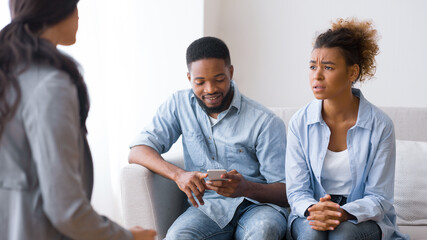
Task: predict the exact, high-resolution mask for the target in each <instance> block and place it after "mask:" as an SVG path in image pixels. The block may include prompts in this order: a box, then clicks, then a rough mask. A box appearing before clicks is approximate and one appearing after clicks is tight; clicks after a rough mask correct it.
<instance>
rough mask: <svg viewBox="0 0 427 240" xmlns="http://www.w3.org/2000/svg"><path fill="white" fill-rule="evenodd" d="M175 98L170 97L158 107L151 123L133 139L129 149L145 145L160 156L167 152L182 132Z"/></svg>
mask: <svg viewBox="0 0 427 240" xmlns="http://www.w3.org/2000/svg"><path fill="white" fill-rule="evenodd" d="M175 97H176V96H175V95H173V96H171V97H170V98H169V99H168V100H167V101H166V102H165V103H163V104H162V105H161V106H160V107H159V109H158V110H157V113H156V115H155V116H154V118H153V120H152V122H151V123H150V124H149V125H148V126H147V127H145V128H144V129H143V130H142V131H141V132H140V133H139V134H138V135H137V136H136V137H135V139H134V140H133V142H132V143H131V145H130V148H132V147H134V146H138V145H146V146H149V147H151V148H153V149H154V150H156V151H157V152H158V153H160V154H163V153H165V152H167V151H169V149H170V148H171V147H172V145H173V144H174V143H175V142H176V140H178V138H179V137H180V136H181V132H182V131H181V127H180V125H179V121H178V117H177V114H178V111H177V105H176V102H177V101H176V100H175Z"/></svg>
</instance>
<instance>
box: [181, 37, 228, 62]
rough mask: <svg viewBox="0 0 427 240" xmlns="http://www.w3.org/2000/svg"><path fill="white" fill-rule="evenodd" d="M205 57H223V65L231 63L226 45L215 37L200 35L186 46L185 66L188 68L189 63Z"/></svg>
mask: <svg viewBox="0 0 427 240" xmlns="http://www.w3.org/2000/svg"><path fill="white" fill-rule="evenodd" d="M207 58H218V59H223V60H224V62H225V66H227V67H229V66H230V65H231V60H230V52H229V51H228V48H227V45H225V43H224V42H223V41H222V40H221V39H219V38H216V37H202V38H199V39H197V40H195V41H194V42H192V43H191V44H190V46H188V48H187V67H188V69H189V70H190V66H191V63H193V62H195V61H198V60H201V59H207Z"/></svg>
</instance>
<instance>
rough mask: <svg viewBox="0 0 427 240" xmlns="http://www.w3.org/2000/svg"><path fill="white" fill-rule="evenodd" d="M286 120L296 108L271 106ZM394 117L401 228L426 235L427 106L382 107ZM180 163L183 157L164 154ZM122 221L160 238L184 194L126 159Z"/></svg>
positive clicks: (180, 208)
mask: <svg viewBox="0 0 427 240" xmlns="http://www.w3.org/2000/svg"><path fill="white" fill-rule="evenodd" d="M271 109H272V110H273V111H274V112H275V113H276V114H277V115H278V116H279V117H280V118H282V119H283V121H284V122H285V123H286V125H287V123H288V121H289V119H290V118H291V116H292V115H293V114H294V113H295V112H296V110H297V109H296V108H271ZM382 110H383V111H384V112H386V113H387V114H388V116H390V117H391V118H392V119H393V122H394V126H395V131H396V139H397V145H396V146H397V161H396V181H395V183H396V184H395V207H396V211H397V215H398V218H397V222H398V224H399V228H400V230H401V231H402V232H404V233H406V234H409V235H410V236H411V239H414V240H417V239H427V126H426V123H427V108H391V107H388V108H382ZM166 160H167V161H170V162H171V163H173V164H175V165H177V166H180V167H183V159H182V158H175V159H166ZM121 189H122V207H123V217H124V224H125V226H126V227H131V226H134V225H139V226H142V227H144V228H150V229H155V230H156V231H157V233H158V239H163V238H164V236H165V235H166V232H167V230H168V228H169V226H170V225H171V224H172V223H173V221H174V220H175V219H176V218H177V216H179V214H180V213H181V212H182V211H183V207H184V206H185V205H186V200H187V199H186V196H185V195H184V194H183V193H182V192H181V191H180V190H179V189H178V187H177V186H176V184H175V183H174V182H172V181H170V180H168V179H165V178H163V177H161V176H159V175H157V174H154V173H153V172H151V171H149V170H148V169H146V168H145V167H142V166H140V165H136V164H129V165H128V166H126V167H124V168H123V169H122V172H121Z"/></svg>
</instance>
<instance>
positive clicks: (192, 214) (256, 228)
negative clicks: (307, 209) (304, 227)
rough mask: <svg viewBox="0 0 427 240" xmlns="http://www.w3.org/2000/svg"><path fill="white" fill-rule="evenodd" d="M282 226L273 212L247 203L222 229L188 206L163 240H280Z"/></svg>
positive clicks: (279, 216) (282, 221) (283, 222)
mask: <svg viewBox="0 0 427 240" xmlns="http://www.w3.org/2000/svg"><path fill="white" fill-rule="evenodd" d="M286 225H287V221H286V217H285V216H284V215H283V214H282V213H280V212H279V211H277V210H276V209H274V208H272V207H270V206H267V205H257V204H254V203H252V202H250V201H247V200H245V201H243V202H242V203H241V204H240V206H239V207H238V208H237V210H236V213H235V214H234V217H233V219H232V220H231V222H230V223H229V224H227V225H226V226H225V227H224V228H223V229H221V228H220V227H219V226H218V225H217V224H216V223H215V222H214V221H212V220H211V219H210V218H209V217H208V216H206V215H205V214H204V213H203V212H202V211H200V210H199V209H197V208H195V207H193V206H190V207H189V208H188V209H187V210H186V211H185V212H184V213H183V214H181V216H179V217H178V218H177V219H176V220H175V222H174V223H173V224H172V226H171V227H170V228H169V230H168V233H167V235H166V239H167V240H173V239H176V240H187V239H188V240H195V239H206V240H208V239H212V240H213V239H215V240H222V239H238V240H240V239H248V240H249V239H254V240H260V239H272V240H274V239H283V238H284V237H285V234H286Z"/></svg>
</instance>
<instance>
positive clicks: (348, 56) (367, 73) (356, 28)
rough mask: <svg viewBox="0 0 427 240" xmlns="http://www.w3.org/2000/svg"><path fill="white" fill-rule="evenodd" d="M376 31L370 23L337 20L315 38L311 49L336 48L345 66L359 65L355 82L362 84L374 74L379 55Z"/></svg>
mask: <svg viewBox="0 0 427 240" xmlns="http://www.w3.org/2000/svg"><path fill="white" fill-rule="evenodd" d="M377 41H378V35H377V30H375V29H374V28H373V25H372V21H359V20H357V19H356V18H349V19H342V18H339V19H337V20H336V21H335V22H333V23H332V26H331V28H330V29H329V30H327V31H326V32H324V33H322V34H320V35H319V36H317V38H316V40H315V42H314V44H313V49H316V48H322V47H326V48H333V47H338V48H340V50H341V51H342V53H343V55H344V58H345V60H346V63H347V65H349V66H350V65H354V64H357V65H359V68H360V71H359V76H358V79H357V80H356V81H360V82H363V81H365V80H367V79H369V78H372V77H373V76H374V74H375V70H376V64H375V56H376V55H378V53H379V48H378V44H377Z"/></svg>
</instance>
